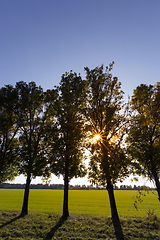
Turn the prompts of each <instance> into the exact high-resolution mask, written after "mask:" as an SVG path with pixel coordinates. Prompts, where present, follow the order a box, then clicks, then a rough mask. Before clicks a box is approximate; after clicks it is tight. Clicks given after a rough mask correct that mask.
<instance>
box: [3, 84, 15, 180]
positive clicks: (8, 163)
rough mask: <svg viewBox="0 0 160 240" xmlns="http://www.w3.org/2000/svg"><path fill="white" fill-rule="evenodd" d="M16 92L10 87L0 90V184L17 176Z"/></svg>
mask: <svg viewBox="0 0 160 240" xmlns="http://www.w3.org/2000/svg"><path fill="white" fill-rule="evenodd" d="M16 108H17V92H16V90H15V89H14V88H13V86H11V85H6V86H5V87H2V88H1V89H0V183H3V182H5V181H7V180H13V179H14V177H15V176H16V175H17V174H18V173H17V170H18V148H17V143H18V142H17V139H16V138H15V137H16V135H17V132H18V130H19V121H18V117H17V115H16Z"/></svg>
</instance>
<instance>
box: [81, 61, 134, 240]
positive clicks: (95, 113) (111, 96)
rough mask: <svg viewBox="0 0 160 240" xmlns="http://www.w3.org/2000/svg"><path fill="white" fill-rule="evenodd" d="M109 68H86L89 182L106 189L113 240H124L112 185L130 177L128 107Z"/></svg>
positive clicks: (116, 79)
mask: <svg viewBox="0 0 160 240" xmlns="http://www.w3.org/2000/svg"><path fill="white" fill-rule="evenodd" d="M112 67H113V63H112V64H110V66H109V68H108V67H106V71H104V67H103V65H102V66H101V67H96V68H95V69H93V70H90V69H89V68H87V67H86V68H85V71H86V79H87V82H88V88H87V92H88V94H87V107H86V110H85V117H86V122H87V123H88V131H89V134H90V140H88V145H89V146H88V148H89V149H90V151H91V157H90V163H89V178H90V181H91V182H92V183H94V184H101V185H103V186H106V188H107V191H108V194H109V200H110V206H111V214H112V221H113V224H114V228H115V233H116V237H117V239H123V238H124V237H123V232H122V229H121V224H120V220H119V216H118V212H117V207H116V201H115V197H114V191H113V185H114V184H115V183H116V182H117V181H121V180H123V179H124V178H125V177H126V176H128V174H129V171H128V166H129V164H130V163H129V161H128V159H127V157H126V154H125V150H124V146H123V141H122V140H123V137H124V136H125V133H126V129H127V126H128V119H127V115H128V107H126V108H125V107H124V105H123V102H122V100H123V92H122V90H121V83H120V82H118V78H117V77H112V74H111V70H112Z"/></svg>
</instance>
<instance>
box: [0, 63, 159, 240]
mask: <svg viewBox="0 0 160 240" xmlns="http://www.w3.org/2000/svg"><path fill="white" fill-rule="evenodd" d="M113 64H114V63H112V64H110V65H109V67H106V68H105V69H104V67H103V66H100V67H96V68H94V69H92V70H90V69H89V68H87V67H86V68H85V72H86V79H85V80H82V78H81V76H80V75H77V74H76V73H73V72H72V71H70V72H69V73H68V72H66V73H65V74H63V75H62V77H61V81H60V83H59V85H58V86H55V87H54V88H53V89H52V90H47V91H46V92H44V91H43V89H42V88H41V87H37V86H36V84H35V83H34V82H30V83H29V84H27V83H25V82H23V81H21V82H17V83H16V85H15V87H13V86H11V85H6V86H4V87H2V88H1V89H0V183H3V182H5V181H6V180H12V179H13V178H14V176H16V175H18V174H24V175H25V176H26V187H25V193H24V201H23V206H22V211H21V216H24V215H26V214H27V213H28V197H29V188H30V183H31V180H32V178H35V177H36V176H42V177H43V178H44V179H46V180H47V179H48V178H49V177H50V175H51V173H53V174H55V175H56V176H59V175H63V179H64V201H63V216H64V217H65V218H66V217H68V216H69V210H68V186H69V182H70V180H71V179H72V178H73V177H83V176H84V175H85V174H86V173H87V169H86V167H85V164H84V160H85V158H86V155H85V151H86V149H88V150H89V152H90V155H89V158H90V162H89V167H88V177H89V179H90V181H91V183H93V184H96V185H102V186H105V187H106V188H107V190H108V194H109V199H110V206H111V214H112V221H113V224H114V227H115V232H116V236H117V237H118V239H123V232H122V229H121V225H120V221H119V217H118V212H117V208H116V202H115V198H114V191H113V190H114V188H113V186H114V185H115V184H116V182H117V181H122V180H123V179H124V178H125V177H127V176H129V174H130V173H131V172H132V173H134V172H136V173H139V174H144V175H145V176H146V175H147V176H149V177H150V179H153V180H154V181H155V183H156V189H157V192H158V195H159V198H160V183H159V170H160V83H157V84H156V85H155V86H152V85H149V86H147V85H145V84H141V85H140V86H138V87H137V88H136V89H135V90H134V93H133V97H132V99H131V102H128V103H124V101H123V91H122V90H121V83H120V82H119V81H118V78H117V77H113V76H112V73H111V71H112V68H113ZM130 105H131V107H130Z"/></svg>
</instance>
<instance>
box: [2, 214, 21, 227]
mask: <svg viewBox="0 0 160 240" xmlns="http://www.w3.org/2000/svg"><path fill="white" fill-rule="evenodd" d="M19 218H21V215H19V216H17V217H15V218H12V219H11V220H9V221H8V222H6V223H4V224H2V225H1V226H0V229H1V228H3V227H5V226H7V225H9V224H11V223H13V222H15V221H16V220H18V219H19Z"/></svg>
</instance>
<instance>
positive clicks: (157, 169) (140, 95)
mask: <svg viewBox="0 0 160 240" xmlns="http://www.w3.org/2000/svg"><path fill="white" fill-rule="evenodd" d="M131 103H132V109H133V110H134V115H133V116H132V123H131V126H130V129H129V132H128V137H127V140H126V143H127V145H128V155H129V156H130V158H131V159H132V161H133V165H134V167H135V169H136V172H137V173H139V174H143V175H144V176H148V177H149V178H150V179H151V180H154V182H155V184H156V189H157V193H158V196H159V201H160V182H159V174H160V83H158V82H157V84H156V85H155V86H153V85H146V84H141V85H140V86H138V87H137V88H136V89H135V90H134V92H133V96H132V99H131Z"/></svg>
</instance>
